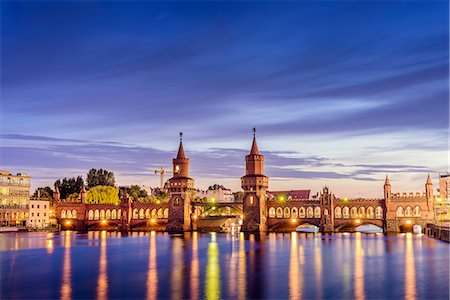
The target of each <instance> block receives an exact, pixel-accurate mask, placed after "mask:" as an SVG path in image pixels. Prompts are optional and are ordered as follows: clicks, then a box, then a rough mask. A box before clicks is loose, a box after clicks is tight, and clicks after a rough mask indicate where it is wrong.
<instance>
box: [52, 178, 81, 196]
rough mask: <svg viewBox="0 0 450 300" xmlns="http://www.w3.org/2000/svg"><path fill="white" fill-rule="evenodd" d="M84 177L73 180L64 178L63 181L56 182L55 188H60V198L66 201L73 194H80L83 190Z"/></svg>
mask: <svg viewBox="0 0 450 300" xmlns="http://www.w3.org/2000/svg"><path fill="white" fill-rule="evenodd" d="M83 184H84V181H83V177H81V176H78V177H76V178H75V177H72V178H66V177H64V178H63V180H61V179H58V180H56V181H55V187H58V189H59V193H60V194H59V197H60V198H61V199H66V198H67V197H68V196H69V195H71V194H73V193H79V192H81V189H82V188H83Z"/></svg>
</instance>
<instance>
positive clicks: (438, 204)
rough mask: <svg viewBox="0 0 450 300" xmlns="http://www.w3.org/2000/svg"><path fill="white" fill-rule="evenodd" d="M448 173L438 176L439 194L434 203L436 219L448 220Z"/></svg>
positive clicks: (449, 177)
mask: <svg viewBox="0 0 450 300" xmlns="http://www.w3.org/2000/svg"><path fill="white" fill-rule="evenodd" d="M449 195H450V174H449V173H446V174H441V175H440V176H439V196H438V197H436V201H435V203H434V208H435V212H434V214H435V216H436V221H438V222H450V198H449Z"/></svg>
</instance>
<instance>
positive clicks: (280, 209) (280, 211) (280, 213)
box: [277, 207, 283, 218]
mask: <svg viewBox="0 0 450 300" xmlns="http://www.w3.org/2000/svg"><path fill="white" fill-rule="evenodd" d="M282 217H283V209H282V208H281V207H278V208H277V218H282Z"/></svg>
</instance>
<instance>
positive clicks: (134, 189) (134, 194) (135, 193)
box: [119, 185, 148, 200]
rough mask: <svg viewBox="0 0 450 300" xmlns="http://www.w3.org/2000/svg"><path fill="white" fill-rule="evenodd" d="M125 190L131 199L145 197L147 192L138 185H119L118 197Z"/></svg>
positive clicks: (121, 195)
mask: <svg viewBox="0 0 450 300" xmlns="http://www.w3.org/2000/svg"><path fill="white" fill-rule="evenodd" d="M124 191H126V192H127V194H128V196H130V197H131V198H132V199H133V200H138V199H142V198H147V197H148V193H147V191H146V190H144V189H142V188H141V187H140V186H138V185H131V186H121V187H120V188H119V197H120V198H122V197H123V192H124Z"/></svg>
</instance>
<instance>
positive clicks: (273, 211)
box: [269, 207, 276, 218]
mask: <svg viewBox="0 0 450 300" xmlns="http://www.w3.org/2000/svg"><path fill="white" fill-rule="evenodd" d="M275 216H276V212H275V207H270V208H269V218H275Z"/></svg>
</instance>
